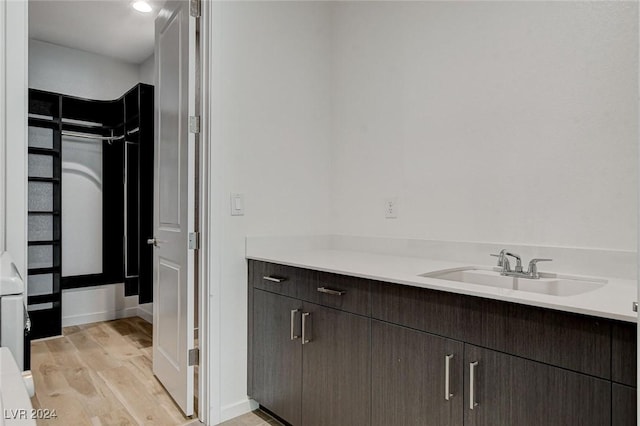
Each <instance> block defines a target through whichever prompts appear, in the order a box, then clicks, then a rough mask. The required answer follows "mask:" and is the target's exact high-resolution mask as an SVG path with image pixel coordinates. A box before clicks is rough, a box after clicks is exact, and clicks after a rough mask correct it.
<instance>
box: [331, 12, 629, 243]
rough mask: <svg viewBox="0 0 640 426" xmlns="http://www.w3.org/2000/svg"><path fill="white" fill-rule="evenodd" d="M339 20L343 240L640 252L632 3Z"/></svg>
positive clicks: (360, 15) (336, 120) (336, 185)
mask: <svg viewBox="0 0 640 426" xmlns="http://www.w3.org/2000/svg"><path fill="white" fill-rule="evenodd" d="M333 18H334V20H333V23H334V27H333V30H334V38H333V45H332V52H333V60H332V62H333V77H332V89H333V90H332V101H333V152H332V160H333V161H332V170H331V177H332V186H331V188H332V202H331V205H332V215H331V219H332V220H331V225H332V230H333V231H334V232H336V233H338V234H350V235H363V236H389V237H411V238H425V239H437V240H454V241H484V242H506V243H522V244H541V245H560V246H569V247H572V246H574V247H592V248H611V249H622V250H636V229H637V225H636V222H637V196H636V188H637V158H638V156H637V140H638V120H637V117H638V103H637V93H638V75H637V72H638V70H637V61H638V36H637V34H638V23H637V3H631V2H596V3H593V2H407V3H399V2H390V3H389V2H351V3H336V4H335V5H334V15H333ZM390 196H397V197H398V207H399V210H398V211H399V217H398V219H385V218H384V211H383V200H384V198H385V197H390Z"/></svg>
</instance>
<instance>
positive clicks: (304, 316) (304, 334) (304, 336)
mask: <svg viewBox="0 0 640 426" xmlns="http://www.w3.org/2000/svg"><path fill="white" fill-rule="evenodd" d="M309 315H311V314H310V313H309V312H303V313H302V344H303V345H305V344H307V343H309V342H310V341H311V339H307V317H308V316H309Z"/></svg>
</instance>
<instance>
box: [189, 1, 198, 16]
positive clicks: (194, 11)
mask: <svg viewBox="0 0 640 426" xmlns="http://www.w3.org/2000/svg"><path fill="white" fill-rule="evenodd" d="M189 15H191V16H193V17H194V18H199V17H200V0H190V1H189Z"/></svg>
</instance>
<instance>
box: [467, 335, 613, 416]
mask: <svg viewBox="0 0 640 426" xmlns="http://www.w3.org/2000/svg"><path fill="white" fill-rule="evenodd" d="M472 363H474V364H475V367H474V368H473V369H472V367H471V365H470V364H472ZM472 371H473V372H474V374H473V378H472V377H471V376H472V374H471V372H472ZM464 375H465V386H466V391H465V397H464V398H465V399H464V412H465V415H464V423H465V425H473V426H475V425H478V426H479V425H487V426H495V425H501V426H510V425H513V426H529V425H530V426H539V425H545V426H556V425H557V426H566V425H581V426H590V425H593V426H596V425H598V426H602V425H610V424H611V383H610V382H608V381H605V380H602V379H597V378H595V377H591V376H587V375H584V374H580V373H574V372H571V371H567V370H563V369H561V368H557V367H552V366H549V365H546V364H542V363H539V362H535V361H529V360H525V359H522V358H518V357H514V356H511V355H506V354H503V353H500V352H495V351H492V350H489V349H481V348H478V347H476V346H472V345H465V372H464ZM472 393H473V396H472V395H471V394H472ZM472 398H473V399H472ZM472 400H473V402H474V403H475V404H474V405H475V406H474V407H473V409H471V406H470V404H471V402H472Z"/></svg>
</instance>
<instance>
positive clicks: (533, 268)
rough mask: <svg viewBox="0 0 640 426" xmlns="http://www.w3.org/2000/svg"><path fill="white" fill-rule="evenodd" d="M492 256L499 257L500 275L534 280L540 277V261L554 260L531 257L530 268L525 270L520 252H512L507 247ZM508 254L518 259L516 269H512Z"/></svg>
mask: <svg viewBox="0 0 640 426" xmlns="http://www.w3.org/2000/svg"><path fill="white" fill-rule="evenodd" d="M491 256H494V257H497V258H498V267H499V268H501V270H500V275H504V276H507V277H520V278H529V279H533V280H537V279H539V278H540V274H539V273H538V262H550V261H551V260H552V259H531V261H530V262H529V268H528V269H527V271H526V272H525V271H523V270H522V258H521V257H520V255H518V254H515V253H511V252H509V251H507V249H502V250H500V253H498V254H492V255H491ZM507 256H510V257H513V258H515V259H516V267H515V269H514V270H511V264H510V263H509V258H508V257H507Z"/></svg>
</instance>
